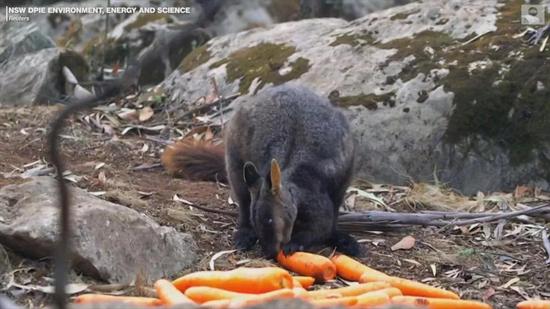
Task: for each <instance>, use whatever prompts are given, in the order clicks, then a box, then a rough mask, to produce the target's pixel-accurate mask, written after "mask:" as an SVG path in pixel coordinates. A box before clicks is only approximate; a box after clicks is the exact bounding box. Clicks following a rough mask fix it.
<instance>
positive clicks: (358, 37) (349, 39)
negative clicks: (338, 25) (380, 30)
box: [330, 33, 375, 47]
mask: <svg viewBox="0 0 550 309" xmlns="http://www.w3.org/2000/svg"><path fill="white" fill-rule="evenodd" d="M374 41H375V39H374V37H373V36H372V35H371V34H370V33H365V34H347V33H346V34H343V35H340V36H338V37H336V39H335V40H334V42H332V43H330V46H338V45H342V44H347V45H351V46H352V47H355V46H357V45H366V44H373V43H374Z"/></svg>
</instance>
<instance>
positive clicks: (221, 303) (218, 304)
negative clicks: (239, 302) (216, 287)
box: [201, 299, 231, 309]
mask: <svg viewBox="0 0 550 309" xmlns="http://www.w3.org/2000/svg"><path fill="white" fill-rule="evenodd" d="M229 304H231V299H216V300H211V301H207V302H205V303H202V305H201V307H205V308H213V309H227V308H229Z"/></svg>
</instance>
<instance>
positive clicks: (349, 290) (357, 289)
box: [308, 282, 390, 299]
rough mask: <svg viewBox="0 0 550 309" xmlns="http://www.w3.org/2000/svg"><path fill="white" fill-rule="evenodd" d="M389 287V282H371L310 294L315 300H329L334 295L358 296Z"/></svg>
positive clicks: (311, 292)
mask: <svg viewBox="0 0 550 309" xmlns="http://www.w3.org/2000/svg"><path fill="white" fill-rule="evenodd" d="M389 287H390V284H389V283H387V282H369V283H360V284H356V285H350V286H347V287H343V288H337V289H330V290H327V289H325V290H316V291H310V292H309V293H308V294H309V296H310V297H311V298H313V299H320V298H327V296H330V295H334V294H340V295H342V296H357V295H361V294H364V293H367V292H371V291H376V290H381V289H385V288H389Z"/></svg>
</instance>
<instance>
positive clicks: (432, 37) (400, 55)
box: [376, 31, 454, 82]
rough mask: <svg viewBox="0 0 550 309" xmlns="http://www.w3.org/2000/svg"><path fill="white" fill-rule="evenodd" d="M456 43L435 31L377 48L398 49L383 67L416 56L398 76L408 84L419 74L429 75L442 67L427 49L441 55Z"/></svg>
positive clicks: (378, 45) (379, 45)
mask: <svg viewBox="0 0 550 309" xmlns="http://www.w3.org/2000/svg"><path fill="white" fill-rule="evenodd" d="M453 42H454V39H452V38H451V37H450V36H449V35H448V34H446V33H442V32H434V31H423V32H420V33H417V34H416V35H414V38H402V39H396V40H393V41H390V42H387V43H383V44H376V46H377V47H379V48H383V49H396V50H397V52H396V53H395V54H394V55H392V56H391V57H389V58H388V60H387V61H386V63H385V64H384V65H383V66H382V67H386V66H387V65H389V64H390V63H391V62H392V61H402V60H403V59H404V58H406V57H407V56H410V55H412V56H414V60H413V61H412V62H411V63H409V64H408V65H407V66H406V67H405V68H403V70H402V72H401V73H400V74H399V75H398V78H401V80H402V81H404V82H406V81H408V80H411V79H412V78H415V77H416V76H417V75H418V74H419V73H423V74H428V73H429V72H430V71H431V70H433V69H435V68H439V67H440V66H439V65H438V64H437V62H436V61H434V57H435V56H437V55H432V54H430V53H428V52H427V51H426V48H427V47H431V48H432V49H433V50H434V53H435V52H437V53H441V56H442V55H443V50H444V49H445V48H447V47H449V46H451V45H452V44H453Z"/></svg>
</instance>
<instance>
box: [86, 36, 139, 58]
mask: <svg viewBox="0 0 550 309" xmlns="http://www.w3.org/2000/svg"><path fill="white" fill-rule="evenodd" d="M103 40H104V39H103V34H98V35H96V36H95V37H93V38H91V39H90V40H89V41H88V42H86V44H85V45H84V47H83V48H82V53H83V54H84V55H85V56H87V57H90V58H94V57H96V58H97V57H101V55H102V54H103V42H104V41H103ZM106 42H107V43H106V46H105V63H107V64H113V63H124V61H125V59H126V58H127V57H128V52H129V51H128V48H127V46H126V45H125V44H121V43H120V42H117V41H116V40H115V39H113V38H107V41H106ZM98 60H99V58H98ZM101 61H102V60H101Z"/></svg>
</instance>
